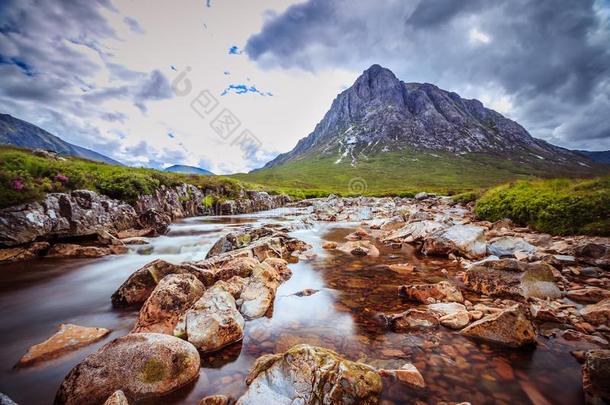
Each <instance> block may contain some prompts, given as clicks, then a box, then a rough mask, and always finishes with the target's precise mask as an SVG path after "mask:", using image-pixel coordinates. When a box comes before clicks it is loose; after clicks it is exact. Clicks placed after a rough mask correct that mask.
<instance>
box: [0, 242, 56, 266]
mask: <svg viewBox="0 0 610 405" xmlns="http://www.w3.org/2000/svg"><path fill="white" fill-rule="evenodd" d="M49 246H51V245H50V244H49V243H48V242H34V243H30V244H29V245H25V246H19V247H13V248H7V249H0V263H7V262H18V261H22V260H30V259H35V258H36V257H38V256H40V255H42V254H43V253H44V252H45V251H46V250H47V249H49Z"/></svg>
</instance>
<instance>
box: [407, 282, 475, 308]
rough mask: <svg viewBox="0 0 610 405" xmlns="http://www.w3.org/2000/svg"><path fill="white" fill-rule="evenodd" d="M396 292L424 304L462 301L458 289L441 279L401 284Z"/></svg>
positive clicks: (462, 298)
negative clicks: (431, 282) (439, 280)
mask: <svg viewBox="0 0 610 405" xmlns="http://www.w3.org/2000/svg"><path fill="white" fill-rule="evenodd" d="M398 292H399V294H400V295H401V296H403V297H406V298H407V299H410V300H413V301H417V302H421V303H424V304H433V303H435V302H464V297H463V296H462V293H461V292H460V290H459V289H458V288H457V287H456V286H454V285H453V284H451V283H449V282H448V281H441V282H439V283H436V284H413V285H403V286H401V287H399V288H398Z"/></svg>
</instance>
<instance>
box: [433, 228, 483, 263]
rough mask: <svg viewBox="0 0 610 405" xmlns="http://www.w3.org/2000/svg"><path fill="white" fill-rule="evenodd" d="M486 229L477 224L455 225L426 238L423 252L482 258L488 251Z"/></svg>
mask: <svg viewBox="0 0 610 405" xmlns="http://www.w3.org/2000/svg"><path fill="white" fill-rule="evenodd" d="M484 231H485V228H483V227H480V226H476V225H454V226H452V227H450V228H448V229H446V230H441V231H438V232H436V233H434V234H433V235H431V236H430V237H429V238H428V239H426V240H425V242H424V246H423V248H422V252H423V253H425V254H427V255H432V256H447V255H449V254H451V253H453V254H454V255H458V256H465V257H467V258H470V259H477V258H481V257H483V256H485V254H486V252H487V243H486V242H485V235H484Z"/></svg>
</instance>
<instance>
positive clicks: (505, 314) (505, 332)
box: [461, 305, 536, 347]
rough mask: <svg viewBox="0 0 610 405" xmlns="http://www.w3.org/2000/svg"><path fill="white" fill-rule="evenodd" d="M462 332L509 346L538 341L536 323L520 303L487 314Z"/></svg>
mask: <svg viewBox="0 0 610 405" xmlns="http://www.w3.org/2000/svg"><path fill="white" fill-rule="evenodd" d="M461 333H462V334H463V335H464V336H469V337H472V338H476V339H481V340H486V341H490V342H493V343H497V344H501V345H504V346H508V347H520V346H524V345H530V344H534V343H536V332H535V330H534V325H533V324H532V322H531V321H530V320H529V319H528V318H527V315H526V314H525V312H524V311H523V310H522V309H521V308H520V306H518V305H515V306H513V307H510V308H507V309H505V310H502V311H501V312H498V313H496V314H492V315H487V316H485V317H483V318H482V319H480V320H478V321H476V322H473V323H471V324H470V325H469V326H467V327H466V328H464V329H462V332H461Z"/></svg>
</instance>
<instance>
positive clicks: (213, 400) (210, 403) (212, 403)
mask: <svg viewBox="0 0 610 405" xmlns="http://www.w3.org/2000/svg"><path fill="white" fill-rule="evenodd" d="M228 404H229V398H227V397H225V396H224V395H210V396H209V397H205V398H202V399H201V400H200V401H199V404H198V405H228Z"/></svg>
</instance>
